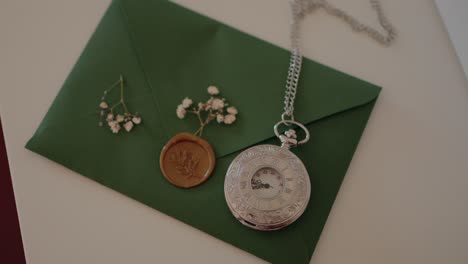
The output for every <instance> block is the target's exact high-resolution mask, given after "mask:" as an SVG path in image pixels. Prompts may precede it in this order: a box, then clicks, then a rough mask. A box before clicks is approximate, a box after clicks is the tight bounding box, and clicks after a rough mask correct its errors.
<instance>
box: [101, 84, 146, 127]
mask: <svg viewBox="0 0 468 264" xmlns="http://www.w3.org/2000/svg"><path fill="white" fill-rule="evenodd" d="M124 86H125V83H124V79H123V76H122V75H120V79H119V80H118V81H117V82H116V83H114V84H113V85H112V86H111V87H109V88H108V89H107V90H105V91H104V94H103V96H102V97H101V102H100V103H99V109H100V111H99V115H100V118H101V120H100V121H99V126H103V125H104V120H105V122H107V125H108V126H109V128H110V130H111V131H112V133H114V134H117V133H119V132H120V130H121V128H122V127H123V128H124V129H125V131H127V132H130V131H131V130H132V129H133V127H134V125H139V124H141V121H142V120H141V116H140V115H139V114H138V112H135V113H131V112H130V111H129V110H128V107H127V104H126V103H125V99H124ZM115 87H120V100H119V101H118V102H117V103H115V104H113V105H112V106H109V104H108V103H107V101H106V96H107V95H108V94H109V93H110V92H111V91H112V90H113V89H114V88H115ZM119 106H120V107H119ZM117 109H120V110H123V112H121V111H120V112H119V111H117Z"/></svg>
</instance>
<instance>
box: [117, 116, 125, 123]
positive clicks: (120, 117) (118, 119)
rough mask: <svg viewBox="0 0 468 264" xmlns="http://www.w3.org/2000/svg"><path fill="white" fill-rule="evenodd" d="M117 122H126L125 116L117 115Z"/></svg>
mask: <svg viewBox="0 0 468 264" xmlns="http://www.w3.org/2000/svg"><path fill="white" fill-rule="evenodd" d="M115 121H117V122H119V123H121V122H123V121H124V116H123V115H117V118H116V119H115Z"/></svg>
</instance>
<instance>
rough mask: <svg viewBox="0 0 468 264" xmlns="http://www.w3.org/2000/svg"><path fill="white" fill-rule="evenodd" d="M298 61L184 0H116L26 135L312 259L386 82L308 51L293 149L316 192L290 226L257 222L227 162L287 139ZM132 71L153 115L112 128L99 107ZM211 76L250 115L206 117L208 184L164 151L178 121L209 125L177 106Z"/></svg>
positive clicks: (268, 250) (135, 104)
mask: <svg viewBox="0 0 468 264" xmlns="http://www.w3.org/2000/svg"><path fill="white" fill-rule="evenodd" d="M288 63H289V52H288V51H287V50H284V49H282V48H279V47H277V46H274V45H272V44H270V43H267V42H265V41H262V40H260V39H257V38H255V37H253V36H250V35H247V34H245V33H243V32H240V31H238V30H236V29H234V28H231V27H229V26H227V25H224V24H222V23H220V22H217V21H215V20H212V19H210V18H207V17H204V16H202V15H200V14H197V13H195V12H193V11H190V10H187V9H185V8H183V7H180V6H178V5H176V4H174V3H171V2H168V1H162V0H139V1H131V0H115V1H113V2H112V4H111V5H110V7H109V9H108V11H107V12H106V14H105V16H104V18H103V19H102V21H101V22H100V24H99V26H98V27H97V29H96V31H95V33H94V34H93V36H92V38H91V39H90V41H89V43H88V44H87V46H86V48H85V50H84V51H83V53H82V55H81V56H80V58H79V60H78V62H77V63H76V65H75V67H74V68H73V70H72V72H71V73H70V75H69V76H68V78H67V80H66V81H65V83H64V85H63V87H62V89H61V90H60V92H59V94H58V95H57V97H56V99H55V101H54V102H53V104H52V106H51V107H50V109H49V111H48V113H47V115H46V116H45V118H44V120H43V121H42V123H41V125H40V126H39V128H38V129H37V131H36V133H35V134H34V136H33V137H32V139H31V140H30V141H29V142H28V143H27V145H26V147H27V148H28V149H30V150H32V151H34V152H36V153H39V154H40V155H43V156H45V157H47V158H49V159H51V160H53V161H56V162H58V163H60V164H62V165H64V166H66V167H68V168H70V169H71V170H73V171H76V172H78V173H80V174H82V175H83V176H86V177H88V178H91V179H93V180H95V181H96V182H99V183H101V184H103V185H105V186H107V187H109V188H112V189H114V190H116V191H118V192H120V193H122V194H124V195H127V196H128V197H131V198H133V199H135V200H137V201H140V202H142V203H144V204H146V205H148V206H150V207H152V208H154V209H156V210H159V211H161V212H163V213H165V214H168V215H170V216H172V217H174V218H176V219H178V220H180V221H182V222H185V223H187V224H189V225H191V226H193V227H195V228H198V229H200V230H203V231H204V232H206V233H208V234H211V235H212V236H214V237H217V238H219V239H221V240H224V241H226V242H228V243H230V244H232V245H235V246H237V247H239V248H241V249H243V250H245V251H247V252H250V253H252V254H254V255H256V256H258V257H260V258H262V259H265V260H267V261H270V262H273V263H308V262H309V261H310V258H311V256H312V253H313V251H314V248H315V245H316V243H317V241H318V239H319V237H320V233H321V231H322V229H323V226H324V224H325V222H326V219H327V217H328V214H329V212H330V209H331V207H332V205H333V201H334V199H335V197H336V194H337V192H338V189H339V187H340V184H341V182H342V180H343V177H344V176H345V174H346V170H347V168H348V166H349V164H350V162H351V159H352V157H353V153H354V151H355V149H356V146H357V144H358V142H359V139H360V137H361V135H362V132H363V130H364V128H365V126H366V123H367V120H368V118H369V116H370V113H371V111H372V108H373V106H374V103H375V101H376V98H377V96H378V94H379V92H380V88H379V87H377V86H375V85H372V84H370V83H368V82H365V81H362V80H359V79H356V78H354V77H351V76H349V75H346V74H344V73H341V72H338V71H336V70H333V69H331V68H328V67H326V66H324V65H321V64H319V63H316V62H313V61H311V60H308V59H305V60H304V64H303V73H302V76H301V80H300V84H299V90H298V95H297V98H296V110H295V114H296V120H299V121H301V122H303V123H304V124H306V125H307V128H308V129H309V130H310V132H311V140H310V141H309V142H308V143H307V144H305V145H301V146H300V147H298V148H295V149H294V150H293V152H295V153H296V154H297V155H298V156H299V158H301V159H302V160H303V162H304V164H305V165H306V167H307V170H308V172H309V174H310V180H311V186H312V193H311V198H310V203H309V206H308V208H307V210H306V211H305V213H304V214H303V216H302V217H301V218H299V220H297V221H296V222H295V223H294V224H292V225H291V226H289V227H287V228H284V229H283V230H280V231H275V232H262V231H256V230H252V229H249V228H246V227H245V226H243V225H242V224H240V223H239V222H238V221H237V220H236V219H235V218H234V217H233V216H232V214H231V213H230V211H229V209H228V207H227V205H226V202H225V199H224V191H223V184H224V177H225V172H226V170H227V168H228V166H229V164H230V162H231V161H232V159H233V158H234V157H235V156H236V155H238V154H239V152H240V151H242V150H243V149H246V148H248V147H250V146H252V145H256V144H263V143H268V144H279V140H278V139H276V138H275V137H274V133H273V125H274V124H275V123H276V122H277V121H279V118H280V115H281V113H282V110H283V96H284V94H283V93H284V86H285V79H286V75H287V68H288ZM120 74H123V75H124V76H125V80H126V83H127V85H128V87H127V88H126V90H125V92H126V101H127V105H128V106H129V108H130V110H131V111H138V112H139V113H141V116H142V117H143V123H142V124H141V125H139V126H137V127H136V128H135V130H134V131H132V132H131V133H126V132H125V131H122V132H121V133H119V134H112V133H111V131H110V130H109V129H108V128H107V127H99V126H98V121H99V117H98V115H97V110H98V105H99V102H100V98H101V96H102V93H103V91H104V90H105V89H106V88H107V87H109V86H110V85H111V84H112V83H114V82H115V81H116V80H118V78H119V76H120ZM209 85H217V86H218V87H220V90H221V92H222V96H224V97H226V98H228V100H229V101H230V102H231V103H232V104H233V105H235V106H236V107H237V108H238V109H239V111H240V114H239V115H238V121H237V122H236V123H235V124H234V125H232V126H221V125H217V124H210V125H209V126H208V127H207V128H206V129H205V133H204V135H203V137H204V138H205V139H207V140H208V141H209V142H210V143H211V144H212V145H213V147H214V150H215V152H216V157H217V166H216V168H215V171H214V173H213V175H212V177H211V178H210V179H209V180H208V181H207V182H206V183H204V184H202V185H200V186H199V187H196V188H192V189H181V188H177V187H174V186H173V185H171V184H170V183H169V182H167V181H166V180H165V179H164V177H163V176H162V174H161V171H160V169H159V153H160V151H161V149H162V147H163V145H164V144H165V143H166V142H167V141H168V140H169V139H170V138H171V137H172V136H174V135H175V134H176V133H179V132H194V131H195V130H196V129H197V128H198V123H197V120H196V118H195V117H191V118H186V119H185V120H179V119H178V118H177V117H176V113H175V110H176V107H177V105H178V104H179V103H180V102H181V100H182V99H183V98H184V97H185V96H189V97H191V98H193V99H194V100H195V101H199V100H200V101H201V100H206V98H207V93H206V88H207V87H208V86H209ZM104 209H105V208H103V210H104ZM154 224H155V225H157V224H158V223H154ZM149 228H151V227H149ZM156 261H157V260H156Z"/></svg>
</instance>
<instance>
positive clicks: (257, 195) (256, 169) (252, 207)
mask: <svg viewBox="0 0 468 264" xmlns="http://www.w3.org/2000/svg"><path fill="white" fill-rule="evenodd" d="M224 192H225V196H226V201H227V204H228V206H229V209H230V210H231V212H232V213H233V214H234V216H235V217H236V218H237V219H238V220H239V221H241V222H242V223H243V224H245V225H247V226H249V227H251V228H255V229H259V230H276V229H280V228H282V227H284V226H287V225H289V224H290V223H292V222H294V221H295V220H296V219H297V218H299V216H300V215H301V214H302V213H303V212H304V210H305V208H306V206H307V203H308V201H309V197H310V180H309V175H308V174H307V170H306V169H305V167H304V164H302V162H301V161H300V159H299V158H298V157H296V155H294V154H293V153H292V152H290V151H289V150H288V149H285V148H281V147H278V146H273V145H260V146H255V147H252V148H250V149H247V150H245V151H243V152H242V153H241V154H239V156H237V157H236V158H235V159H234V161H233V162H232V163H231V166H230V167H229V169H228V172H227V174H226V179H225V184H224Z"/></svg>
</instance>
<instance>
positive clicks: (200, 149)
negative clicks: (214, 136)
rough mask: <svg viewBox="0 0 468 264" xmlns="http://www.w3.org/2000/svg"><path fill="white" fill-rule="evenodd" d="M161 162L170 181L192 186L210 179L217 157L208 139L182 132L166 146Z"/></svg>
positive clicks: (186, 186)
mask: <svg viewBox="0 0 468 264" xmlns="http://www.w3.org/2000/svg"><path fill="white" fill-rule="evenodd" d="M159 162H160V166H161V171H162V173H163V175H164V177H165V178H166V179H167V180H168V181H169V182H171V183H172V184H174V185H176V186H178V187H182V188H191V187H195V186H197V185H199V184H201V183H203V182H205V181H206V180H208V178H209V177H210V175H211V173H212V172H213V169H214V166H215V164H216V158H215V154H214V151H213V148H212V147H211V145H210V144H209V143H208V142H207V141H206V140H204V139H202V138H200V137H197V136H195V135H192V134H190V133H180V134H177V135H175V136H174V137H173V138H172V139H171V140H169V142H168V143H167V144H166V145H165V146H164V148H163V150H162V152H161V156H160V159H159Z"/></svg>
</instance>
